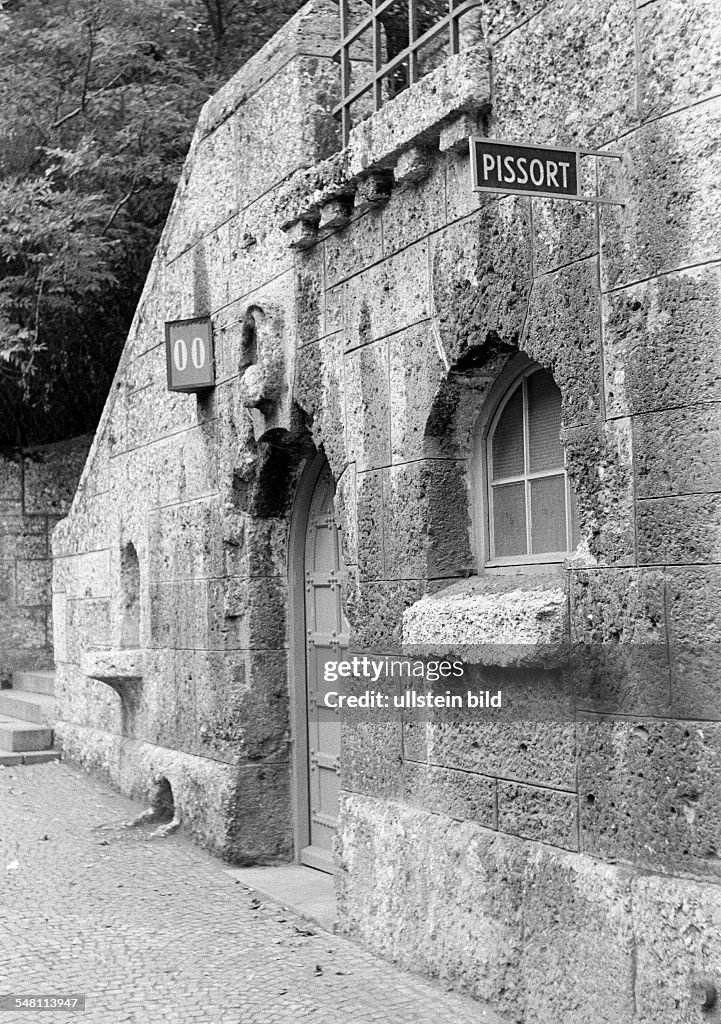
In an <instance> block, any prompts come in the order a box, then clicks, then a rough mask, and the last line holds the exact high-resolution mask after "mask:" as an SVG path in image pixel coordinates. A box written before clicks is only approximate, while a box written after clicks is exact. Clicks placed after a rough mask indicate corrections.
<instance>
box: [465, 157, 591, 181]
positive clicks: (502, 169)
mask: <svg viewBox="0 0 721 1024" xmlns="http://www.w3.org/2000/svg"><path fill="white" fill-rule="evenodd" d="M570 166H571V164H570V163H569V162H568V161H567V160H539V159H538V158H536V159H534V160H531V162H530V164H529V162H528V160H527V158H526V157H525V156H519V157H514V156H505V157H501V156H500V155H494V154H493V153H484V154H483V180H484V181H488V182H493V184H494V185H496V184H500V185H516V184H518V185H526V184H528V181H529V177H530V181H531V182H532V184H533V185H535V187H536V188H538V189H551V188H568V168H569V167H570ZM559 174H560V177H561V180H560V182H559V180H558V178H559Z"/></svg>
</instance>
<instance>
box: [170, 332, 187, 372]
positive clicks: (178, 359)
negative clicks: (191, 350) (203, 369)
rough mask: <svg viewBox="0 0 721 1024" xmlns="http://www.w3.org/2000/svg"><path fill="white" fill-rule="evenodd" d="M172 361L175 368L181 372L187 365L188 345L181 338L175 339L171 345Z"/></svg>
mask: <svg viewBox="0 0 721 1024" xmlns="http://www.w3.org/2000/svg"><path fill="white" fill-rule="evenodd" d="M173 362H174V363H175V369H176V370H178V371H179V372H180V373H182V372H183V370H184V369H185V367H186V366H187V365H188V346H187V345H186V344H185V341H184V340H183V338H176V339H175V344H174V345H173Z"/></svg>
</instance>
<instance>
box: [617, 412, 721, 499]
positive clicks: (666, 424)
mask: <svg viewBox="0 0 721 1024" xmlns="http://www.w3.org/2000/svg"><path fill="white" fill-rule="evenodd" d="M632 429H633V445H634V453H635V461H636V494H637V496H638V497H639V498H657V497H665V496H667V495H674V494H675V495H680V494H689V493H699V492H702V493H718V492H720V491H721V405H718V404H712V405H701V406H694V407H693V408H690V409H669V410H668V411H666V412H661V413H650V414H648V415H642V416H634V418H633V426H632Z"/></svg>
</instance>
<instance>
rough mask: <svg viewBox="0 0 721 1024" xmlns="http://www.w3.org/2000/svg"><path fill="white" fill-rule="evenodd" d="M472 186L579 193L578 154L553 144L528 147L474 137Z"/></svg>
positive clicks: (481, 188)
mask: <svg viewBox="0 0 721 1024" xmlns="http://www.w3.org/2000/svg"><path fill="white" fill-rule="evenodd" d="M470 145H471V156H472V157H473V187H474V188H475V189H476V190H478V191H494V192H522V193H534V192H535V193H538V194H539V195H546V196H554V195H558V196H565V197H573V196H577V195H578V154H577V153H576V152H575V151H574V150H568V149H553V148H551V147H550V146H526V145H517V144H515V143H510V142H499V141H497V140H495V139H479V138H472V139H471V140H470Z"/></svg>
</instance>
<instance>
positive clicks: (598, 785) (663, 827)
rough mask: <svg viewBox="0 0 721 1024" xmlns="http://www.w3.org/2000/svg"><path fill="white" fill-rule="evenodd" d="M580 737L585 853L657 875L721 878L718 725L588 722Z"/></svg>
mask: <svg viewBox="0 0 721 1024" xmlns="http://www.w3.org/2000/svg"><path fill="white" fill-rule="evenodd" d="M581 740H582V742H581V744H580V748H579V765H578V770H579V803H580V828H581V849H582V850H583V851H584V852H586V853H589V854H592V855H593V856H596V857H602V858H608V857H618V858H621V859H623V860H627V861H632V862H634V863H636V864H639V865H642V866H644V867H646V868H649V869H652V870H653V869H655V870H659V869H660V870H663V871H670V872H678V871H694V872H697V873H700V874H705V875H716V876H718V875H719V874H720V873H721V868H720V867H719V845H720V844H721V832H720V830H719V823H718V815H717V814H716V808H717V807H718V801H719V798H720V797H721V793H720V792H719V787H720V786H721V783H720V782H719V778H720V773H719V768H720V767H721V765H720V761H721V752H720V751H721V737H720V736H719V726H718V725H717V724H714V723H710V722H704V723H698V722H686V723H684V722H666V721H659V720H653V719H648V718H647V719H636V720H633V719H631V720H629V721H616V722H613V721H606V722H604V721H590V722H589V723H588V725H587V726H586V730H585V735H584V736H583V737H581Z"/></svg>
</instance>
